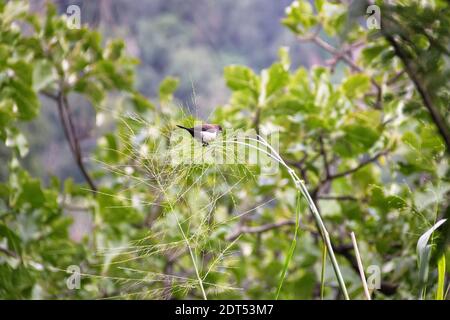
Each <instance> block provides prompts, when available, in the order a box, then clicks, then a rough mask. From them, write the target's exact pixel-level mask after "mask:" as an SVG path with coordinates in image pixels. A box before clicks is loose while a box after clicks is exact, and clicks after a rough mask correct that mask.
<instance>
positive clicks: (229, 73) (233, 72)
mask: <svg viewBox="0 0 450 320" xmlns="http://www.w3.org/2000/svg"><path fill="white" fill-rule="evenodd" d="M224 77H225V81H226V84H227V86H228V87H229V88H230V89H232V90H249V91H251V92H252V93H253V94H255V95H256V96H257V95H258V94H257V93H258V91H259V90H258V77H257V76H256V75H255V74H254V72H253V70H252V69H250V68H248V67H244V66H237V65H231V66H227V67H225V69H224Z"/></svg>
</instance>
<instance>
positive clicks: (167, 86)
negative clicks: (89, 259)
mask: <svg viewBox="0 0 450 320" xmlns="http://www.w3.org/2000/svg"><path fill="white" fill-rule="evenodd" d="M179 82H180V81H179V80H178V79H177V78H174V77H167V78H165V79H164V80H163V81H162V82H161V84H160V85H159V98H160V99H161V100H165V101H168V100H171V99H172V97H173V94H174V92H175V91H176V90H177V88H178V83H179Z"/></svg>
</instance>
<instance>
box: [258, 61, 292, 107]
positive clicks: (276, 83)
mask: <svg viewBox="0 0 450 320" xmlns="http://www.w3.org/2000/svg"><path fill="white" fill-rule="evenodd" d="M267 76H268V78H267V82H266V88H265V89H266V99H267V98H269V97H270V96H271V95H273V94H274V93H276V92H277V91H278V90H280V89H282V88H283V87H284V86H286V84H287V82H288V80H289V74H288V73H287V71H286V69H285V68H284V67H283V65H282V64H281V63H274V64H273V65H272V66H271V67H270V68H269V69H268V70H267ZM262 78H263V79H264V76H263V77H262Z"/></svg>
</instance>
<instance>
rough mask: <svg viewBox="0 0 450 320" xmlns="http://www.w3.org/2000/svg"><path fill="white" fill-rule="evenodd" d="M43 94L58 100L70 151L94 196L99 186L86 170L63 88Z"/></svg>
mask: <svg viewBox="0 0 450 320" xmlns="http://www.w3.org/2000/svg"><path fill="white" fill-rule="evenodd" d="M42 94H43V95H45V96H46V97H48V98H51V99H53V100H54V101H55V102H56V105H57V107H58V115H59V119H60V122H61V126H62V128H63V131H64V135H65V137H66V140H67V142H68V143H69V148H70V151H71V152H72V155H73V157H74V159H75V162H76V164H77V166H78V168H79V169H80V171H81V173H82V175H83V177H84V179H85V180H86V182H87V183H88V185H89V187H90V188H91V191H92V192H93V194H94V196H95V195H96V193H97V186H96V185H95V183H94V181H93V180H92V178H91V176H90V175H89V173H88V172H87V170H86V167H85V166H84V163H83V157H82V152H81V147H80V142H79V140H78V137H77V134H76V131H75V126H74V124H73V120H72V117H71V114H70V109H69V104H68V101H67V97H66V96H65V95H64V93H63V92H62V90H61V91H60V92H59V93H58V94H57V95H55V94H52V93H49V92H42Z"/></svg>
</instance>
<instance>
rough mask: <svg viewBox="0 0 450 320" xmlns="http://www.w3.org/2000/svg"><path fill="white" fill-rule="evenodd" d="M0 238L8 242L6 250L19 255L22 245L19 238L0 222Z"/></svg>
mask: <svg viewBox="0 0 450 320" xmlns="http://www.w3.org/2000/svg"><path fill="white" fill-rule="evenodd" d="M0 236H1V237H3V238H6V240H7V241H8V248H9V249H10V250H12V251H14V252H15V253H17V254H18V255H21V253H22V245H21V240H20V237H19V236H18V235H17V234H16V233H15V232H14V231H12V230H11V229H10V228H8V226H7V225H5V224H4V223H3V222H0Z"/></svg>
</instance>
